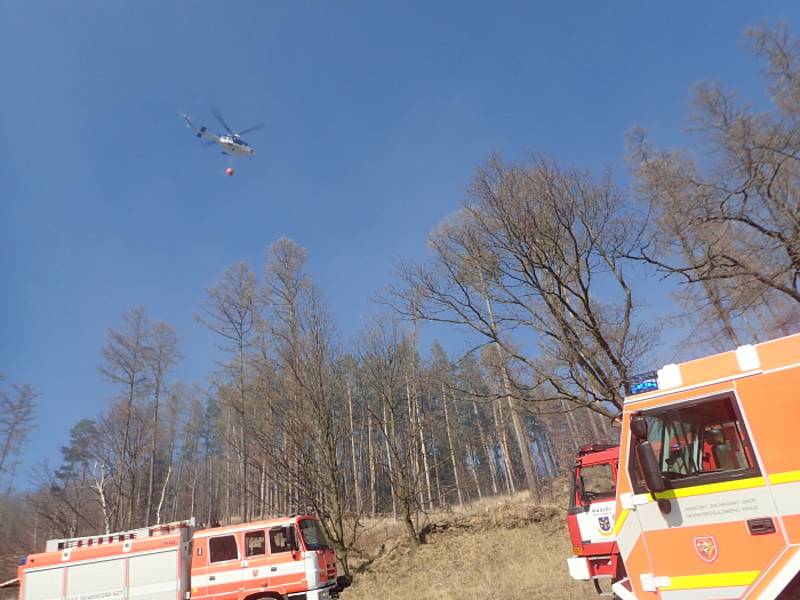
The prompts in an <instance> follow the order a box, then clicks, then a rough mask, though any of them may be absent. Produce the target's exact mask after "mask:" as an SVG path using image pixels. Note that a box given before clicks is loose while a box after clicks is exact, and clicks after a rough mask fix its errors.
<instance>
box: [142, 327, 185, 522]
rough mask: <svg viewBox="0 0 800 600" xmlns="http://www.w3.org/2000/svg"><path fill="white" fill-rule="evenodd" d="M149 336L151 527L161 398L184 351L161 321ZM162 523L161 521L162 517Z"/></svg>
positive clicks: (147, 514)
mask: <svg viewBox="0 0 800 600" xmlns="http://www.w3.org/2000/svg"><path fill="white" fill-rule="evenodd" d="M148 334H149V335H148V339H147V347H146V362H147V368H148V369H149V371H150V379H151V381H152V397H153V421H152V425H151V427H152V430H151V433H150V435H151V440H150V466H149V469H148V475H147V506H146V508H145V523H147V524H149V523H150V519H151V517H152V509H151V507H152V502H153V485H154V480H155V465H156V455H157V453H158V429H159V420H158V419H159V414H158V411H159V407H160V403H161V396H162V394H163V392H164V389H165V387H166V385H165V379H166V376H167V375H168V373H169V372H170V370H171V369H172V368H173V367H174V366H175V363H176V362H177V361H178V360H179V359H180V352H178V336H177V334H176V333H175V329H174V328H173V327H172V325H170V324H168V323H164V322H161V321H159V322H157V323H155V324H153V326H152V328H151V329H150V331H149V332H148ZM170 458H171V456H170ZM163 499H164V494H163V493H162V494H161V502H163ZM158 520H159V521H160V517H159V519H158Z"/></svg>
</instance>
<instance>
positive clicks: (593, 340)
mask: <svg viewBox="0 0 800 600" xmlns="http://www.w3.org/2000/svg"><path fill="white" fill-rule="evenodd" d="M634 224H635V221H634V219H633V218H632V216H631V214H630V209H629V206H628V203H627V201H626V199H625V197H624V196H623V195H622V194H621V193H620V192H619V191H618V190H617V189H616V188H615V187H614V185H613V184H612V183H611V182H610V180H609V179H608V177H606V178H605V179H602V180H600V181H595V180H593V179H592V178H591V177H590V176H589V175H588V174H587V173H585V172H582V171H578V170H575V169H570V170H565V169H562V168H560V167H559V166H558V165H556V164H555V163H554V162H553V161H551V160H548V159H546V158H543V157H535V158H534V159H533V160H532V164H530V165H529V166H506V165H504V164H503V163H502V162H501V161H500V159H499V158H497V157H492V158H491V159H490V160H489V162H488V163H487V165H486V166H485V167H482V168H481V169H479V170H478V174H477V176H476V177H475V180H474V181H473V183H472V185H471V186H470V195H469V201H468V202H467V204H466V205H465V206H464V208H463V209H462V210H461V211H460V212H459V213H458V214H456V215H454V216H453V217H451V218H450V219H448V220H446V221H445V222H444V223H442V224H441V225H440V226H439V228H438V229H437V230H436V231H435V232H434V233H433V234H432V235H431V237H430V238H429V244H430V247H431V249H432V250H433V260H432V262H431V263H429V264H416V265H415V264H411V265H402V266H401V267H400V268H399V270H398V276H399V278H400V281H401V282H402V283H401V285H399V286H396V287H394V288H392V289H391V290H390V292H389V294H388V297H387V298H386V301H387V302H388V303H390V304H391V305H392V306H393V307H394V308H395V309H396V310H397V311H399V312H400V313H401V314H403V315H405V316H407V317H408V318H412V319H421V320H427V321H433V322H439V323H448V324H453V325H457V326H461V327H464V328H467V329H468V330H470V331H473V332H475V333H477V334H479V335H480V338H481V339H480V342H479V343H478V344H477V346H480V345H484V344H494V345H495V346H496V348H498V349H499V351H500V352H501V353H502V355H503V358H504V359H505V360H507V361H508V363H514V364H519V365H521V366H523V367H524V369H523V371H522V372H524V373H528V374H530V378H529V380H528V381H519V380H518V381H512V382H510V385H509V390H507V391H508V392H510V393H511V394H512V395H514V396H516V397H518V399H520V400H522V401H524V402H526V403H529V404H530V403H535V402H539V403H545V404H547V403H549V405H550V406H551V407H553V406H557V403H558V402H560V401H562V400H563V401H565V402H567V403H568V404H572V405H575V406H581V407H588V408H591V409H592V410H595V411H597V412H599V413H601V414H605V415H607V416H614V415H615V414H616V413H617V412H618V411H619V410H621V407H622V401H623V394H624V392H623V390H624V389H625V388H626V386H627V385H628V383H629V382H630V377H631V373H630V371H631V369H632V368H635V367H636V365H637V361H639V360H641V358H642V356H643V355H644V354H645V353H646V351H647V349H648V344H649V342H650V341H651V340H652V338H653V334H654V332H653V329H652V327H650V326H648V325H647V324H645V323H643V322H642V321H641V320H639V319H637V315H636V308H637V305H636V303H635V301H634V294H633V289H632V287H631V285H630V281H629V275H628V273H627V265H626V259H624V258H621V257H622V256H624V255H626V254H628V253H629V252H630V250H631V248H633V247H636V243H637V241H638V239H637V235H636V234H637V231H636V228H635V227H634V226H633V225H634ZM514 335H516V336H517V338H518V339H519V342H517V341H515V338H514V337H513V336H514ZM477 346H476V347H477ZM522 348H529V349H530V350H529V351H528V352H525V351H523V350H522ZM511 367H512V364H509V366H508V367H507V372H508V373H511V371H512V369H511ZM505 391H506V390H504V392H505ZM551 410H553V409H552V408H551Z"/></svg>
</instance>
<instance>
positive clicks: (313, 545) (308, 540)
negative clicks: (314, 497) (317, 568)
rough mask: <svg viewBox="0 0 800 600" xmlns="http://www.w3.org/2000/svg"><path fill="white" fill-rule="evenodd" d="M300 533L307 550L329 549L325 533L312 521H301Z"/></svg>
mask: <svg viewBox="0 0 800 600" xmlns="http://www.w3.org/2000/svg"><path fill="white" fill-rule="evenodd" d="M300 531H301V532H302V534H303V541H304V542H305V544H306V548H308V549H309V550H322V549H323V548H326V549H330V547H331V545H330V543H329V542H328V538H327V537H325V532H324V531H322V527H320V526H319V523H317V522H316V521H315V520H314V519H303V520H302V521H300Z"/></svg>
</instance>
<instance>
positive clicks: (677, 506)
mask: <svg viewBox="0 0 800 600" xmlns="http://www.w3.org/2000/svg"><path fill="white" fill-rule="evenodd" d="M673 406H674V405H673ZM644 416H645V418H646V419H647V425H648V439H649V441H650V444H651V447H652V448H653V450H654V453H655V455H656V458H657V460H658V464H659V465H660V468H661V475H662V476H663V478H664V479H665V481H666V482H667V488H668V489H666V490H665V491H664V492H659V493H656V494H655V498H653V497H652V496H651V495H650V494H647V493H646V489H644V482H643V481H642V480H641V479H639V482H638V484H637V485H638V487H639V491H640V492H644V493H640V494H639V495H638V498H641V499H646V500H645V501H643V502H642V503H637V504H638V506H636V510H635V511H634V512H635V513H636V515H637V518H638V520H639V523H640V526H641V531H642V535H643V536H644V542H645V544H644V545H645V547H646V549H647V553H648V555H649V559H650V567H651V569H652V570H651V572H649V573H644V574H643V575H642V580H641V584H642V587H643V589H645V591H652V592H655V591H658V592H660V593H661V594H662V596H663V597H670V598H672V597H675V598H676V599H677V598H684V597H685V598H712V597H713V598H718V597H725V598H738V597H740V596H741V595H742V594H743V593H744V591H745V590H746V589H747V587H748V586H749V585H750V584H751V583H752V582H753V581H754V580H755V579H756V578H757V577H758V575H759V573H760V572H761V571H762V570H764V569H765V568H767V566H768V563H769V562H770V560H771V559H772V558H773V557H774V556H775V555H776V554H777V552H778V551H779V549H780V547H781V546H782V544H783V539H782V536H781V534H780V533H779V532H777V531H776V527H777V523H776V520H775V517H776V515H777V511H776V507H775V504H774V501H773V499H772V496H771V494H770V492H769V488H767V487H766V485H765V482H764V479H763V477H761V476H760V473H759V470H758V467H757V465H756V464H755V461H754V459H753V456H754V453H753V452H752V446H751V445H750V441H749V438H748V436H747V432H746V429H745V423H744V419H743V418H742V417H741V413H740V411H739V408H738V405H737V403H736V398H735V395H734V394H733V393H728V394H722V395H720V394H717V395H715V396H712V397H710V398H707V399H703V400H699V401H692V402H689V403H685V404H681V405H678V406H677V407H674V408H673V407H666V408H662V409H655V410H652V411H647V412H646V413H645V415H644ZM731 432H734V433H733V434H732V433H731ZM712 451H713V456H709V454H710V453H711V452H712ZM630 462H631V464H633V465H634V469H633V471H632V472H631V476H632V479H635V478H636V477H640V475H638V474H637V473H638V467H637V466H636V458H635V457H634V456H631V460H630ZM665 592H675V593H671V594H670V595H666V594H665ZM677 592H681V593H683V594H684V595H680V594H677Z"/></svg>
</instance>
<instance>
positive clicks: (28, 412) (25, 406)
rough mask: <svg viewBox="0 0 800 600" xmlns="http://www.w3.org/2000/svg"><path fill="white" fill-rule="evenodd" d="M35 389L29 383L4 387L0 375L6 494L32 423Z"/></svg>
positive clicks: (0, 448) (0, 470)
mask: <svg viewBox="0 0 800 600" xmlns="http://www.w3.org/2000/svg"><path fill="white" fill-rule="evenodd" d="M35 401H36V392H34V391H33V388H32V387H31V386H29V385H26V384H23V385H14V386H11V389H10V390H8V389H6V386H5V379H4V378H3V376H2V375H0V483H2V482H3V480H5V486H6V492H5V493H6V495H9V494H10V492H11V489H12V487H13V484H14V475H15V474H16V468H17V464H18V461H19V456H20V452H21V451H22V448H23V446H24V445H25V442H27V440H28V434H29V433H30V431H31V429H32V427H33V411H34V408H35Z"/></svg>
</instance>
